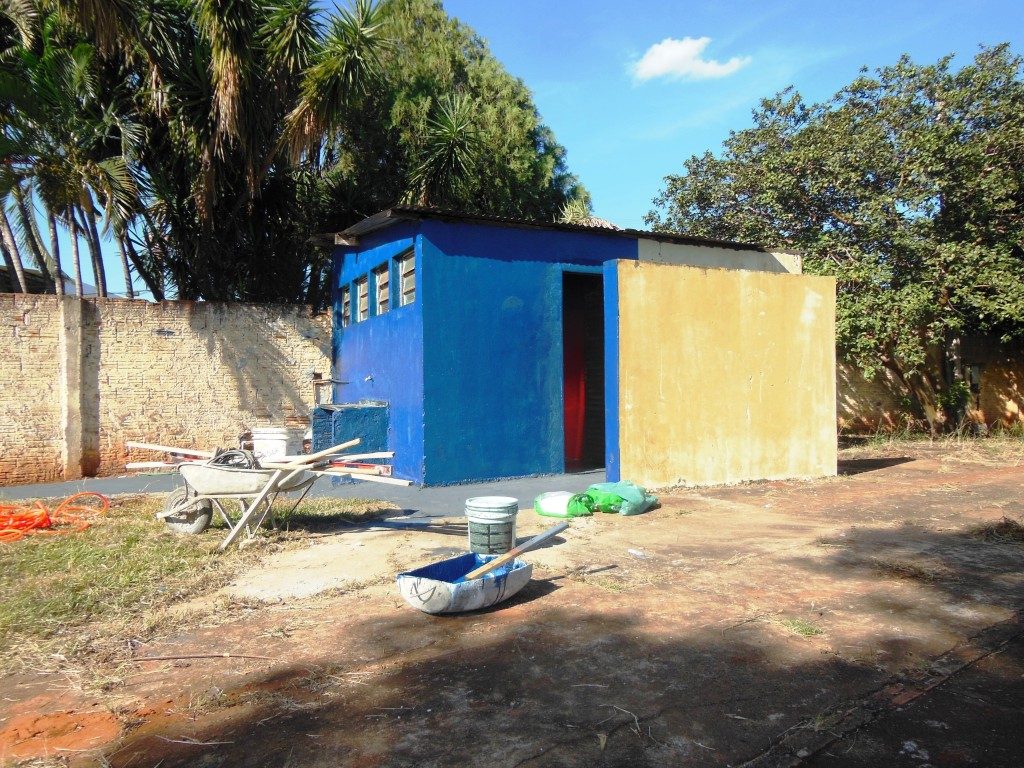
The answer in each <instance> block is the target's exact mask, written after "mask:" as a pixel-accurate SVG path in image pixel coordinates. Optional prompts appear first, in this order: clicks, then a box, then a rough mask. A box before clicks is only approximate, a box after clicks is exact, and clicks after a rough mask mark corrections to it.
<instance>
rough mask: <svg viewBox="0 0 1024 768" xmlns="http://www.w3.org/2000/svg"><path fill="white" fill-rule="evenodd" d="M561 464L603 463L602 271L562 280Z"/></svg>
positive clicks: (569, 275)
mask: <svg viewBox="0 0 1024 768" xmlns="http://www.w3.org/2000/svg"><path fill="white" fill-rule="evenodd" d="M562 296H563V306H562V344H563V347H562V348H563V392H564V416H565V467H566V469H567V470H579V469H592V468H596V467H602V466H604V288H603V283H602V279H601V276H600V275H589V274H575V273H566V274H565V275H564V276H563V280H562Z"/></svg>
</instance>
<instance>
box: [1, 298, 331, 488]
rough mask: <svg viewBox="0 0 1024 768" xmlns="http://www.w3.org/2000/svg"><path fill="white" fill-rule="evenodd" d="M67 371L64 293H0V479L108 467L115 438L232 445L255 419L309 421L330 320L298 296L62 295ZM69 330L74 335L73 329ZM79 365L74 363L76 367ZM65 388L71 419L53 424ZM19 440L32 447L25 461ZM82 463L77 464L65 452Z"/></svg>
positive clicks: (325, 364)
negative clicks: (2, 343)
mask: <svg viewBox="0 0 1024 768" xmlns="http://www.w3.org/2000/svg"><path fill="white" fill-rule="evenodd" d="M64 302H65V303H66V304H65V311H64V316H65V317H68V316H69V314H68V313H69V312H78V311H80V315H79V314H75V315H74V317H73V318H72V320H73V321H72V322H69V336H70V337H72V338H71V341H70V342H69V343H66V346H67V347H68V349H69V352H70V355H71V358H72V362H71V363H70V366H71V367H72V370H70V371H68V372H67V373H65V375H64V378H63V380H62V370H61V364H60V357H61V354H60V343H59V336H60V333H59V330H60V326H61V322H62V321H61V317H62V313H61V300H60V299H58V298H56V297H54V296H16V295H5V296H2V297H0V327H2V328H3V329H4V330H5V332H6V336H7V338H8V339H9V342H10V343H9V344H8V345H7V347H5V348H4V349H3V350H2V351H0V354H2V355H3V357H2V358H0V360H2V361H3V368H2V370H0V384H2V386H3V390H4V396H3V398H2V400H0V415H2V416H3V422H0V423H11V422H13V421H15V420H17V421H18V422H19V426H18V427H16V428H15V430H13V431H9V432H8V433H7V434H0V484H5V485H11V484H17V483H23V482H33V481H42V480H51V479H56V478H59V477H62V476H64V475H65V470H64V467H63V465H62V464H63V462H62V461H61V455H62V450H63V451H67V448H68V446H67V445H66V443H67V442H68V441H67V440H65V439H64V438H65V436H70V440H71V442H75V443H78V442H79V441H80V445H79V446H77V447H78V448H79V450H78V451H77V452H76V451H75V450H72V451H71V452H70V453H69V454H67V455H69V456H70V457H71V458H70V459H68V463H69V464H71V465H72V466H69V467H67V472H66V475H67V476H69V477H74V476H77V474H79V473H81V474H86V475H93V474H101V475H106V474H116V473H120V472H122V471H123V470H124V465H125V462H126V461H137V460H143V461H144V460H152V459H156V458H159V457H158V456H156V455H154V454H152V453H149V452H138V451H133V452H131V453H130V454H129V453H128V452H126V451H125V448H124V443H125V441H126V440H136V441H140V442H158V443H163V444H170V445H180V446H187V447H196V448H206V447H212V446H233V445H237V440H238V435H239V433H240V432H242V431H244V430H245V429H248V428H251V427H257V426H301V427H305V426H306V425H308V420H309V414H310V409H311V407H312V401H313V391H312V386H311V380H312V375H313V373H319V374H321V375H322V376H324V377H325V378H326V377H329V376H330V319H329V317H328V316H326V315H321V316H318V317H311V316H310V311H309V308H308V307H301V306H279V305H246V304H221V303H207V302H163V303H160V304H153V303H149V302H144V301H126V300H121V299H90V300H86V301H82V302H79V300H77V299H64ZM76 333H77V337H78V339H77V344H76V343H74V338H73V337H74V336H75V335H76ZM75 365H77V366H78V368H77V370H74V369H73V367H74V366H75ZM62 398H63V399H64V400H66V402H67V405H68V415H67V419H68V422H69V423H68V424H66V425H62V423H61V402H62ZM26 453H30V454H31V458H30V459H28V460H25V455H26ZM79 463H80V469H79V468H78V467H76V466H73V465H76V464H79Z"/></svg>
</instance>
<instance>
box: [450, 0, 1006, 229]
mask: <svg viewBox="0 0 1024 768" xmlns="http://www.w3.org/2000/svg"><path fill="white" fill-rule="evenodd" d="M444 6H445V10H447V11H448V13H449V15H451V16H455V17H457V18H458V19H460V20H461V21H463V22H464V23H466V24H468V25H469V26H471V27H473V28H474V29H475V30H476V32H477V33H478V34H479V35H480V36H481V37H483V38H484V39H486V40H487V42H488V44H489V45H490V48H491V52H492V53H494V55H495V56H497V58H498V59H499V60H500V61H501V62H502V63H503V64H504V65H505V67H506V69H508V70H509V71H510V72H511V73H512V74H514V75H516V76H517V77H520V78H522V80H523V81H525V83H526V84H527V86H529V88H530V89H531V90H532V91H533V94H534V99H535V101H536V104H537V107H538V108H539V110H540V112H541V115H542V117H543V119H544V122H545V123H547V124H548V125H549V126H551V128H552V129H553V130H554V132H555V135H556V136H557V137H558V140H559V141H560V142H561V143H562V144H563V145H564V146H565V147H566V149H567V150H568V160H569V166H570V168H571V169H572V171H573V172H574V173H576V174H577V175H578V176H579V177H580V179H581V180H582V181H583V183H584V184H585V185H586V186H587V188H588V189H589V190H590V192H591V195H592V196H593V203H594V212H595V213H596V214H597V215H598V216H601V217H603V218H606V219H609V220H610V221H612V222H614V223H616V224H618V225H619V226H623V227H637V228H643V217H644V214H646V213H647V212H648V211H649V210H650V209H651V207H652V206H651V200H652V199H653V198H654V196H655V195H656V194H657V193H658V191H659V190H660V189H661V187H662V179H663V178H664V177H665V176H666V175H667V174H669V173H678V172H680V171H681V170H682V165H683V161H684V160H685V159H686V158H688V157H689V156H690V155H693V154H698V153H702V152H704V151H705V150H711V151H713V152H717V151H718V150H719V148H720V147H721V144H722V141H723V140H724V139H725V138H726V137H727V136H728V133H729V131H730V130H734V129H740V128H744V127H747V126H748V125H750V112H751V109H753V108H754V107H755V106H757V103H758V101H759V100H760V99H761V98H762V97H765V96H771V95H773V94H774V93H776V92H778V91H780V90H782V89H783V88H785V87H786V86H789V85H793V86H795V87H796V89H797V90H798V91H799V92H800V93H801V94H803V95H804V97H805V98H807V99H809V100H812V101H817V100H823V99H826V98H828V97H829V96H831V95H832V94H833V93H834V92H835V91H837V90H838V89H839V88H841V87H842V86H843V85H845V84H846V83H848V82H850V81H851V80H852V79H853V78H854V77H855V76H856V75H857V73H858V70H859V69H860V67H861V66H865V65H866V66H868V67H870V68H875V67H878V66H884V65H887V64H891V63H893V62H895V61H896V60H897V59H898V58H899V56H900V55H901V54H903V53H909V54H910V55H911V57H912V58H913V59H914V60H915V61H918V62H921V63H932V62H935V61H936V60H938V59H939V58H940V57H941V56H943V55H946V54H949V53H956V54H957V59H956V61H967V60H968V59H970V58H971V57H973V55H974V53H975V52H976V51H977V49H978V45H979V44H980V43H985V44H995V43H1000V42H1007V41H1008V42H1010V43H1011V44H1012V46H1013V48H1014V50H1015V51H1016V52H1018V53H1022V52H1024V3H1022V2H1021V0H980V1H975V0H960V2H951V1H950V0H930V2H904V1H902V0H890V1H889V2H862V1H861V0H853V2H845V3H837V2H820V1H819V2H786V1H784V0H766V1H764V2H719V1H715V2H681V1H680V0H674V1H673V0H635V1H634V2H621V0H619V1H618V2H611V1H610V0H587V1H586V2H583V0H445V3H444ZM686 38H690V41H688V42H685V43H684V42H682V41H684V40H685V39H686ZM701 38H710V41H707V42H704V41H702V40H701ZM666 39H670V42H669V43H668V44H667V45H661V46H659V47H658V48H656V49H655V50H654V51H652V52H651V53H650V55H648V56H647V57H646V60H645V54H648V52H649V51H650V49H651V48H652V46H656V45H658V44H659V43H663V41H665V40H666ZM694 41H697V42H694ZM641 61H643V62H644V65H643V66H642V67H641V68H640V70H639V73H640V74H643V75H648V77H647V79H638V78H637V77H636V74H637V69H636V65H637V64H638V63H639V62H641ZM716 65H717V66H716ZM659 73H660V74H659ZM673 73H682V76H679V75H676V76H673Z"/></svg>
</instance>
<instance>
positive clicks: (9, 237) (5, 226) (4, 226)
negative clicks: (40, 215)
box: [0, 202, 28, 293]
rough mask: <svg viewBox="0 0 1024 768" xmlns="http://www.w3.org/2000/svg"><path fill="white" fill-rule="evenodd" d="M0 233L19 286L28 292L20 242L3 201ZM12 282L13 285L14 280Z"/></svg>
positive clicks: (0, 205)
mask: <svg viewBox="0 0 1024 768" xmlns="http://www.w3.org/2000/svg"><path fill="white" fill-rule="evenodd" d="M0 235H2V236H3V241H4V246H5V248H6V251H7V255H8V256H9V257H10V260H11V266H12V267H13V269H14V275H15V277H17V279H18V287H19V288H20V289H21V292H22V293H28V283H27V282H26V281H25V266H24V265H23V264H22V261H21V251H19V250H18V243H17V241H15V239H14V232H13V231H12V230H11V222H10V221H8V220H7V211H5V210H4V208H3V203H2V202H0ZM11 284H12V286H13V284H14V281H13V280H12V281H11Z"/></svg>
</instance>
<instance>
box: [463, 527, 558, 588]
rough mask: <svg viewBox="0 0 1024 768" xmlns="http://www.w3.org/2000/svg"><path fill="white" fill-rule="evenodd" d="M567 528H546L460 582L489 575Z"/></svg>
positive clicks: (471, 572) (464, 577) (467, 575)
mask: <svg viewBox="0 0 1024 768" xmlns="http://www.w3.org/2000/svg"><path fill="white" fill-rule="evenodd" d="M568 527H569V524H568V523H559V524H558V525H553V526H551V527H550V528H548V529H547V530H546V531H544V532H543V533H538V534H537V535H536V536H534V537H533V538H532V539H530V540H529V541H524V542H523V543H522V544H520V545H519V546H518V547H515V548H514V549H510V550H509V551H508V552H506V553H505V554H504V555H502V556H501V557H496V558H494V559H493V560H491V561H490V562H487V563H484V564H483V565H481V566H480V567H479V568H477V569H476V570H473V571H470V572H469V573H467V574H466V575H465V576H463V577H462V580H463V581H470V580H472V579H479V578H480V577H481V576H483V575H484V574H485V573H490V572H491V571H493V570H494V569H495V568H500V567H501V566H503V565H504V564H505V563H507V562H508V561H510V560H515V559H516V558H517V557H519V555H521V554H523V552H529V551H530V550H531V549H533V548H534V547H536V546H537V545H538V544H541V543H542V542H545V541H547V540H548V539H550V538H551V537H552V536H555V535H557V534H559V533H561V532H562V531H564V530H565V529H566V528H568Z"/></svg>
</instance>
